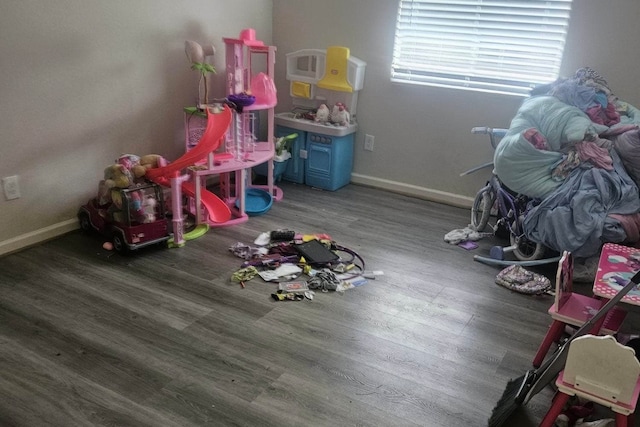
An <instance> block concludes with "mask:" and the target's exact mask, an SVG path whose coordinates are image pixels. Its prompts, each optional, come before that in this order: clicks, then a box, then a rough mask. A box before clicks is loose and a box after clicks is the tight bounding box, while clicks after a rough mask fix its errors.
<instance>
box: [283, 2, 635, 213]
mask: <svg viewBox="0 0 640 427" xmlns="http://www.w3.org/2000/svg"><path fill="white" fill-rule="evenodd" d="M273 4H274V13H273V30H274V31H273V40H274V44H276V45H277V46H278V62H277V64H276V66H277V73H276V76H277V78H278V80H277V83H278V88H279V93H282V92H285V91H287V92H288V90H287V89H286V88H287V81H286V80H285V78H284V70H285V60H284V59H285V57H284V55H285V54H286V53H288V52H293V51H296V50H299V49H306V48H318V49H324V48H326V47H327V46H331V45H334V44H336V45H341V46H347V47H349V48H350V50H351V54H352V55H354V56H356V57H358V58H360V59H362V60H364V61H366V62H367V68H366V75H365V84H364V89H363V90H362V93H361V94H360V96H359V98H358V111H357V112H358V124H359V131H358V133H357V136H356V138H357V139H356V150H355V166H354V174H353V180H354V181H356V182H362V183H367V184H371V185H376V186H383V187H387V188H391V189H394V190H396V191H402V192H406V193H410V194H414V195H417V196H423V197H428V198H433V199H436V200H442V201H446V202H448V203H454V204H466V203H469V199H470V197H472V196H473V195H474V194H475V192H476V191H477V189H479V188H480V185H481V184H482V182H483V181H484V179H485V178H486V176H487V175H486V174H487V172H485V173H484V174H483V173H477V174H474V175H471V176H467V177H460V176H459V174H460V172H462V171H465V170H467V169H469V168H470V167H472V166H474V165H478V164H481V163H484V162H486V161H490V160H491V159H492V154H493V152H492V150H491V148H490V145H489V143H488V140H485V139H484V138H480V137H472V136H471V135H470V130H471V128H472V127H474V126H480V125H488V126H493V127H508V126H509V123H510V121H511V118H512V117H513V115H514V114H515V112H516V110H517V108H518V106H519V105H520V103H521V102H522V98H517V97H510V96H503V95H491V94H483V93H477V92H470V91H462V90H448V89H442V88H435V87H427V86H416V85H403V84H394V83H391V82H390V78H389V76H390V69H391V55H392V51H393V37H394V26H395V16H396V12H397V2H396V1H390V0H348V1H343V2H340V1H329V2H327V1H324V2H317V1H314V0H297V1H295V3H294V2H292V1H287V0H274V2H273ZM294 4H295V6H294ZM638 16H640V2H638V1H637V0H615V1H610V2H604V1H586V0H574V8H573V12H572V19H571V24H570V25H571V26H570V34H569V37H568V41H567V45H566V50H565V60H564V64H563V71H562V73H563V75H570V74H573V73H574V72H575V70H576V69H577V68H579V67H582V66H585V65H589V66H591V67H593V68H595V69H596V70H598V71H600V73H601V74H602V75H604V77H605V78H607V79H608V80H609V83H610V85H611V87H612V89H613V90H614V92H616V93H618V94H619V95H620V96H621V97H622V98H624V99H626V100H627V101H629V102H631V103H632V104H634V105H636V106H637V105H640V87H638V84H637V81H638V78H639V76H640V72H639V71H638V66H639V65H640V60H639V59H638V55H637V54H636V50H637V49H636V46H637V44H638V42H639V41H640V26H638V24H637V18H638ZM279 101H280V102H279V105H278V111H284V110H286V109H288V108H290V104H289V101H290V99H285V97H284V96H280V97H279ZM365 133H368V134H371V135H374V136H375V151H374V152H367V151H364V150H363V144H364V134H365ZM464 225H465V224H461V226H464Z"/></svg>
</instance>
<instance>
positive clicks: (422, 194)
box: [351, 173, 473, 209]
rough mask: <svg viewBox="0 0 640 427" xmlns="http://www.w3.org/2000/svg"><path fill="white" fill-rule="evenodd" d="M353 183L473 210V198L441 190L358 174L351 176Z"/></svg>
mask: <svg viewBox="0 0 640 427" xmlns="http://www.w3.org/2000/svg"><path fill="white" fill-rule="evenodd" d="M351 182H352V183H354V184H361V185H366V186H369V187H374V188H380V189H383V190H389V191H392V192H394V193H399V194H404V195H407V196H412V197H416V198H419V199H424V200H429V201H431V202H437V203H444V204H445V205H451V206H456V207H459V208H468V209H471V206H472V205H473V198H471V197H466V196H461V195H459V194H453V193H447V192H445V191H440V190H433V189H431V188H426V187H418V186H417V185H411V184H405V183H403V182H397V181H390V180H388V179H382V178H375V177H373V176H368V175H361V174H358V173H352V174H351Z"/></svg>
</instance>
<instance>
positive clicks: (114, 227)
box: [78, 184, 171, 253]
mask: <svg viewBox="0 0 640 427" xmlns="http://www.w3.org/2000/svg"><path fill="white" fill-rule="evenodd" d="M78 220H79V221H80V228H82V230H84V231H85V232H90V231H92V230H96V231H98V232H99V233H101V234H103V235H105V236H107V237H109V238H111V239H112V241H113V247H114V249H115V250H116V251H118V252H121V253H124V252H128V251H130V250H135V249H139V248H142V247H144V246H148V245H152V244H155V243H162V242H165V241H167V240H168V239H169V238H170V237H171V233H170V227H169V221H168V219H167V215H166V211H165V204H164V197H163V192H162V187H160V186H159V185H157V184H144V185H141V186H139V187H134V188H125V189H121V188H114V189H111V190H110V191H109V195H108V197H107V198H106V199H105V198H99V197H95V198H93V199H91V200H89V201H88V202H87V203H86V204H85V205H82V206H81V207H80V210H79V211H78Z"/></svg>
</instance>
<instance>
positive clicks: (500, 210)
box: [460, 127, 546, 262]
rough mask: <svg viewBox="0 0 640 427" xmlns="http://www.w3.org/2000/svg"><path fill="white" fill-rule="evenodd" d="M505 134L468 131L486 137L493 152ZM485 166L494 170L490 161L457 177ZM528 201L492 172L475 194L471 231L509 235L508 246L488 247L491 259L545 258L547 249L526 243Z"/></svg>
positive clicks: (502, 131) (482, 129) (489, 130)
mask: <svg viewBox="0 0 640 427" xmlns="http://www.w3.org/2000/svg"><path fill="white" fill-rule="evenodd" d="M506 132H507V129H499V128H496V129H493V128H490V127H474V128H473V129H471V133H473V134H477V135H480V134H483V135H488V136H489V139H490V142H491V146H492V147H493V149H494V150H495V148H496V147H497V145H498V143H499V142H500V139H501V138H502V137H503V136H504V135H505V134H506ZM487 167H493V162H488V163H485V164H483V165H479V166H476V167H474V168H472V169H469V170H468V171H466V172H463V173H462V174H460V176H464V175H468V174H471V173H474V172H477V171H479V170H481V169H484V168H487ZM530 201H531V199H530V198H528V197H527V196H525V195H522V194H517V193H514V192H513V191H511V190H510V189H509V188H508V187H506V186H505V185H503V184H502V182H501V181H500V179H499V178H498V176H497V175H496V174H495V173H493V172H492V174H491V177H490V178H489V181H487V183H486V185H485V186H484V187H482V188H481V189H480V190H479V191H478V192H477V193H476V196H475V199H474V201H473V205H472V207H471V228H473V229H474V230H475V231H478V232H483V231H485V230H486V229H487V227H491V229H492V231H493V234H494V235H497V236H498V237H501V236H505V235H507V234H508V237H509V244H510V246H508V247H501V246H494V247H493V248H491V252H490V256H491V258H493V259H497V260H503V259H504V254H505V253H507V252H513V254H514V256H515V257H516V258H517V259H518V260H520V261H522V262H532V261H535V260H538V259H540V258H542V257H543V256H544V254H545V252H546V247H545V246H543V245H542V244H540V243H536V242H534V241H532V240H529V239H528V238H527V237H526V235H525V233H524V230H523V227H522V222H523V221H524V217H525V215H526V211H527V207H528V205H529V202H530ZM505 237H506V236H505Z"/></svg>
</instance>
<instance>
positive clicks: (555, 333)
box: [533, 251, 627, 368]
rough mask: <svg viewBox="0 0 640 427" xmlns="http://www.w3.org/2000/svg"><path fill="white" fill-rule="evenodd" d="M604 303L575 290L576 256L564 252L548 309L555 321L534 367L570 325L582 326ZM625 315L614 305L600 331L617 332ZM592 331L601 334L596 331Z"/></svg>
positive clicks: (544, 340)
mask: <svg viewBox="0 0 640 427" xmlns="http://www.w3.org/2000/svg"><path fill="white" fill-rule="evenodd" d="M605 303H606V300H602V299H599V298H595V297H590V296H587V295H581V294H577V293H574V292H573V256H572V255H571V253H570V252H567V251H564V253H563V254H562V257H561V258H560V261H558V270H557V273H556V295H555V300H554V303H553V305H552V306H551V307H550V308H549V311H548V312H549V314H550V315H551V318H552V319H553V322H552V323H551V326H550V327H549V330H548V331H547V334H546V335H545V337H544V339H543V340H542V343H541V344H540V347H539V348H538V352H537V353H536V355H535V357H534V358H533V366H534V367H536V368H538V367H540V365H541V364H542V361H543V360H544V358H545V356H546V355H547V353H548V352H549V348H551V344H553V343H554V342H558V341H560V338H562V334H563V332H564V330H565V327H566V326H567V325H571V326H575V327H580V326H582V325H583V324H585V323H586V322H587V321H588V320H589V319H590V318H591V317H593V315H594V314H595V313H596V312H597V311H598V310H600V308H601V307H602V306H603V305H604V304H605ZM626 316H627V312H626V311H625V310H623V309H621V308H619V307H617V306H615V307H614V308H613V309H611V310H610V311H609V313H607V315H606V316H605V318H604V323H602V327H601V328H600V330H599V332H600V334H601V335H615V334H617V333H618V331H619V330H620V326H621V325H622V322H623V321H624V319H625V317H626ZM592 332H595V333H598V331H597V330H596V331H592Z"/></svg>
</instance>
